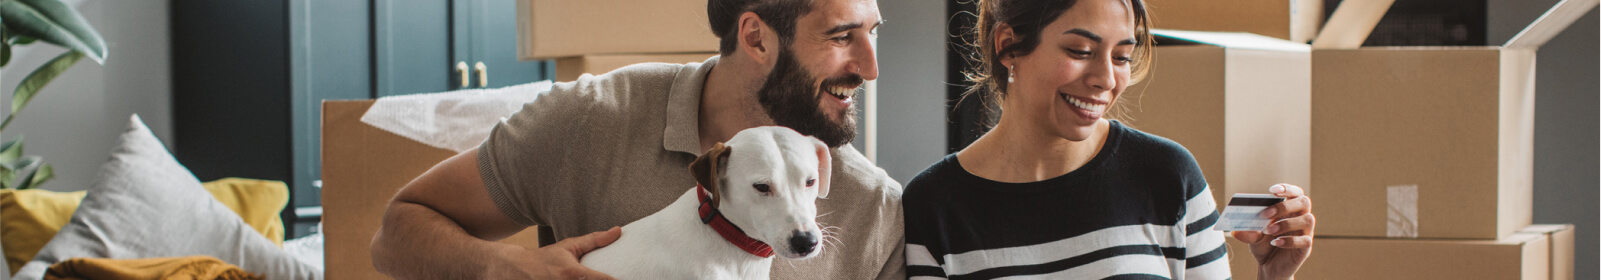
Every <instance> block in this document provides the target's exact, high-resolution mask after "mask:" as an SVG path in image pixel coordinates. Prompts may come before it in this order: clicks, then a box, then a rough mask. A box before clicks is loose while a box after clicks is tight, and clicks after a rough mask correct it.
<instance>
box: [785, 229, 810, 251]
mask: <svg viewBox="0 0 1601 280" xmlns="http://www.w3.org/2000/svg"><path fill="white" fill-rule="evenodd" d="M789 249H790V250H791V251H794V252H795V253H797V254H801V255H805V254H810V253H812V250H816V249H817V235H813V234H812V233H811V232H808V231H799V230H797V231H795V233H794V234H792V235H790V237H789Z"/></svg>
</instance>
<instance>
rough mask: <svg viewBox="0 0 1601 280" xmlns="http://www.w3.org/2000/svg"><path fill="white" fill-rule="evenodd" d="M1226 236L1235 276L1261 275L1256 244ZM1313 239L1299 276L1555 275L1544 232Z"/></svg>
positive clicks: (1538, 279) (1312, 279)
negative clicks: (1471, 237)
mask: <svg viewBox="0 0 1601 280" xmlns="http://www.w3.org/2000/svg"><path fill="white" fill-rule="evenodd" d="M1319 222H1320V223H1321V222H1322V221H1321V219H1320V221H1319ZM1318 228H1320V229H1321V228H1322V225H1319V226H1318ZM1226 239H1227V240H1226V242H1227V243H1228V247H1229V252H1230V253H1231V254H1230V255H1229V266H1230V271H1231V272H1233V273H1234V279H1239V280H1254V279H1256V276H1257V275H1256V270H1257V264H1256V260H1255V258H1254V257H1252V256H1251V253H1250V252H1251V251H1250V248H1249V247H1248V246H1247V245H1246V244H1245V243H1243V242H1240V241H1239V240H1236V239H1234V237H1226ZM1313 243H1314V244H1316V245H1315V249H1313V250H1312V256H1310V257H1308V258H1307V259H1306V262H1305V263H1302V264H1301V270H1299V271H1297V272H1296V273H1295V279H1301V280H1318V279H1341V280H1343V279H1524V280H1546V279H1551V242H1550V239H1549V237H1548V236H1547V235H1546V234H1543V233H1517V234H1512V235H1508V236H1507V237H1506V238H1502V239H1498V240H1444V239H1391V238H1342V237H1325V236H1321V235H1319V236H1317V240H1316V241H1314V242H1313ZM1570 244H1571V243H1570ZM1569 246H1572V245H1569Z"/></svg>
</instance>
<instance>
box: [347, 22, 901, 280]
mask: <svg viewBox="0 0 1601 280" xmlns="http://www.w3.org/2000/svg"><path fill="white" fill-rule="evenodd" d="M707 11H708V16H709V19H710V25H711V27H712V31H713V32H714V33H716V35H717V36H718V37H719V38H720V44H719V51H720V54H719V55H718V57H714V58H711V59H708V60H706V62H704V63H700V64H693V63H692V64H687V65H674V64H646V65H635V66H630V67H626V68H623V69H619V70H617V71H613V72H611V73H607V74H604V75H600V76H587V75H586V76H584V77H582V78H579V79H578V80H577V81H575V82H571V83H560V84H557V85H555V86H554V87H553V88H552V89H551V90H550V92H547V93H543V94H541V95H540V97H539V98H538V99H537V100H535V101H534V102H531V103H528V104H526V105H525V106H524V108H523V110H522V111H521V112H519V113H517V114H516V115H514V116H512V117H511V118H509V119H508V120H506V121H503V122H502V123H500V124H498V125H497V126H496V127H495V129H494V132H493V133H492V134H491V136H490V137H489V139H488V140H486V141H485V142H484V143H483V144H482V146H480V147H479V148H477V149H474V150H471V151H467V152H463V153H461V154H459V155H456V156H454V157H452V158H450V159H447V160H445V161H444V162H441V163H439V164H438V165H437V166H434V167H433V169H431V170H429V171H428V172H426V173H424V174H423V175H422V176H420V177H418V178H417V179H416V180H414V181H412V182H411V183H410V184H408V185H407V186H405V188H403V189H401V191H400V193H399V194H397V195H396V196H395V198H394V200H393V201H391V203H390V205H389V208H388V209H387V211H386V212H385V214H384V218H383V219H384V220H383V227H382V229H380V231H379V232H378V234H377V235H376V236H374V237H373V246H372V248H373V249H372V254H373V264H374V266H376V267H377V268H378V270H379V271H381V272H383V273H385V274H387V275H390V276H393V277H396V278H426V279H439V278H452V279H456V278H462V279H522V278H537V279H555V278H560V279H576V278H587V279H596V278H609V277H607V276H605V275H604V274H601V273H599V272H595V271H592V270H589V269H587V268H584V267H582V266H581V265H579V263H578V261H577V260H578V259H579V258H581V257H582V256H583V254H584V253H586V252H589V251H591V250H594V249H595V248H597V247H602V246H605V245H606V244H610V242H612V241H615V240H616V239H617V238H618V236H619V235H620V234H652V233H649V232H628V233H621V232H620V230H618V229H616V228H614V227H615V226H621V225H624V224H627V223H628V222H631V221H633V220H636V219H639V218H642V217H645V216H647V215H649V214H651V213H654V212H656V211H658V210H660V209H661V208H662V207H665V206H666V205H667V204H669V203H671V202H672V201H673V200H675V199H676V198H677V197H678V196H679V195H681V194H683V191H684V190H685V189H686V188H690V187H693V186H694V185H695V181H694V179H693V178H692V177H691V175H690V173H689V172H688V169H687V166H688V165H689V163H690V162H691V161H692V160H694V158H695V157H696V156H698V155H700V154H701V153H702V152H704V151H706V150H708V149H710V148H711V147H712V146H713V145H715V144H716V143H718V142H723V141H727V140H728V139H729V138H732V137H733V135H734V134H735V133H737V132H738V131H740V130H743V129H745V128H750V127H755V126H761V125H782V126H788V127H790V128H793V129H795V130H797V131H799V132H801V133H802V134H808V135H813V136H816V137H818V138H819V139H821V140H823V141H824V142H825V143H827V144H828V145H829V146H830V147H833V148H834V150H833V151H832V152H833V158H834V163H833V168H834V171H833V174H834V176H833V179H832V181H833V182H832V184H831V188H832V192H831V193H830V195H829V198H827V199H820V200H818V201H817V204H818V212H819V213H822V214H821V215H820V216H821V217H818V222H819V223H821V224H823V225H824V226H825V227H827V228H829V229H830V230H829V231H830V232H832V233H831V234H829V235H831V236H830V237H828V238H827V239H830V242H825V245H824V250H825V251H824V252H823V253H822V254H821V255H820V256H819V257H817V258H813V259H807V260H800V261H787V260H781V261H777V262H774V265H773V272H772V275H773V277H774V278H776V279H874V278H876V279H905V268H904V261H903V254H902V252H901V251H900V250H901V249H902V247H903V246H902V244H903V243H904V242H903V240H902V239H903V237H902V236H903V230H902V227H901V219H902V216H901V206H900V195H901V186H900V184H899V183H896V182H895V181H893V180H892V179H890V178H889V177H888V176H887V175H886V174H885V173H884V172H883V170H882V169H879V168H877V167H875V166H873V165H872V164H871V163H870V162H868V161H867V160H866V159H865V158H864V157H863V156H862V155H861V154H860V153H859V152H857V151H856V150H855V149H854V148H852V147H850V146H849V145H846V144H847V143H849V142H850V140H851V139H852V138H853V137H854V136H855V135H854V134H855V122H856V119H855V118H856V116H855V114H854V112H855V110H854V105H855V97H856V96H855V95H856V94H857V92H858V91H859V90H858V88H859V87H860V86H861V85H862V83H863V81H864V80H872V79H876V78H877V76H878V69H877V61H876V59H875V57H874V54H873V47H872V45H871V40H870V37H871V36H874V32H875V31H874V30H876V28H877V27H878V25H879V24H880V22H881V21H882V20H881V19H880V17H879V12H878V5H877V3H876V2H875V0H709V1H708V4H707ZM623 39H626V38H623ZM684 214H685V215H694V214H693V213H684ZM533 225H546V226H550V227H551V228H552V230H553V231H554V232H555V237H556V238H558V239H563V238H565V240H562V241H560V242H557V243H556V244H553V245H550V246H545V247H543V248H524V247H520V246H515V245H509V244H503V243H496V242H493V240H499V239H502V238H505V237H508V236H511V235H512V234H515V233H517V232H519V231H522V230H524V229H526V228H527V227H529V226H533ZM608 228H611V229H609V230H608ZM585 233H587V234H585Z"/></svg>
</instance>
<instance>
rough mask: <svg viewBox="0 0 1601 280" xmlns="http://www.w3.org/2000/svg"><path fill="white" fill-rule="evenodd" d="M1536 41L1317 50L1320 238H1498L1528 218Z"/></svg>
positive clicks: (1545, 22) (1591, 0)
mask: <svg viewBox="0 0 1601 280" xmlns="http://www.w3.org/2000/svg"><path fill="white" fill-rule="evenodd" d="M1575 3H1578V4H1577V5H1576V4H1575ZM1595 5H1596V1H1595V0H1574V1H1566V2H1564V3H1562V4H1559V5H1557V7H1556V8H1554V9H1556V10H1554V12H1551V13H1548V14H1547V16H1546V17H1542V20H1541V23H1538V24H1534V25H1531V26H1530V27H1529V28H1528V29H1526V31H1525V33H1531V32H1532V33H1536V34H1544V33H1549V32H1553V31H1552V30H1551V29H1558V30H1559V29H1561V28H1565V27H1566V26H1559V25H1556V24H1550V23H1552V22H1556V23H1560V22H1567V23H1571V22H1572V20H1564V19H1561V18H1557V17H1576V16H1578V15H1582V14H1584V13H1583V12H1579V13H1573V12H1571V11H1566V10H1567V9H1578V10H1582V11H1586V12H1587V11H1589V9H1591V8H1594V7H1595ZM1341 9H1342V11H1344V10H1343V9H1344V7H1342V8H1341ZM1337 13H1338V12H1337ZM1329 24H1330V27H1329V28H1327V29H1325V32H1324V33H1325V34H1324V35H1323V36H1324V37H1328V36H1335V35H1334V34H1330V33H1329V32H1331V31H1333V30H1336V29H1335V28H1334V25H1335V22H1334V21H1332V20H1331V21H1330V23H1329ZM1320 40H1322V39H1320ZM1533 41H1537V40H1533V39H1531V40H1528V41H1521V42H1522V43H1519V45H1520V46H1525V47H1519V48H1508V47H1493V46H1489V47H1367V48H1354V49H1317V48H1316V47H1314V50H1313V52H1312V75H1313V79H1312V128H1313V130H1312V185H1313V186H1317V187H1318V190H1319V191H1318V195H1317V199H1316V200H1317V205H1318V207H1317V209H1318V210H1317V212H1318V234H1320V235H1323V236H1343V237H1416V238H1473V239H1498V238H1504V237H1506V236H1508V235H1510V234H1512V233H1513V232H1514V231H1517V230H1518V229H1520V228H1523V227H1524V226H1527V225H1529V223H1530V222H1531V220H1532V217H1533V216H1532V214H1533V213H1532V212H1533V210H1532V207H1533V186H1532V184H1533V153H1534V151H1533V122H1534V112H1533V110H1534V73H1535V72H1534V61H1535V60H1534V59H1535V56H1534V55H1535V51H1536V49H1535V47H1538V46H1537V45H1534V46H1529V44H1532V42H1533ZM1408 188H1412V189H1414V190H1415V196H1413V197H1412V198H1411V199H1394V200H1392V198H1405V197H1407V195H1400V196H1396V195H1392V190H1397V189H1399V190H1404V189H1408ZM1403 193H1404V192H1403ZM1398 209H1415V215H1408V214H1406V213H1407V212H1406V211H1404V210H1398Z"/></svg>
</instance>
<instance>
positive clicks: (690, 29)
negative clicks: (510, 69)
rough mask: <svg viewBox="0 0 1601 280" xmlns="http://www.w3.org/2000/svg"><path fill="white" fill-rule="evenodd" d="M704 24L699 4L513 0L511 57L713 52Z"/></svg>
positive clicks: (683, 0) (680, 0)
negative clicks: (514, 44)
mask: <svg viewBox="0 0 1601 280" xmlns="http://www.w3.org/2000/svg"><path fill="white" fill-rule="evenodd" d="M709 25H710V23H708V22H707V21H706V1H704V0H583V1H572V0H518V1H517V55H518V58H520V59H522V60H537V59H552V58H560V57H568V56H577V55H585V54H620V53H690V52H715V51H717V36H715V35H714V34H712V30H711V27H710V26H709ZM558 65H559V64H558Z"/></svg>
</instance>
